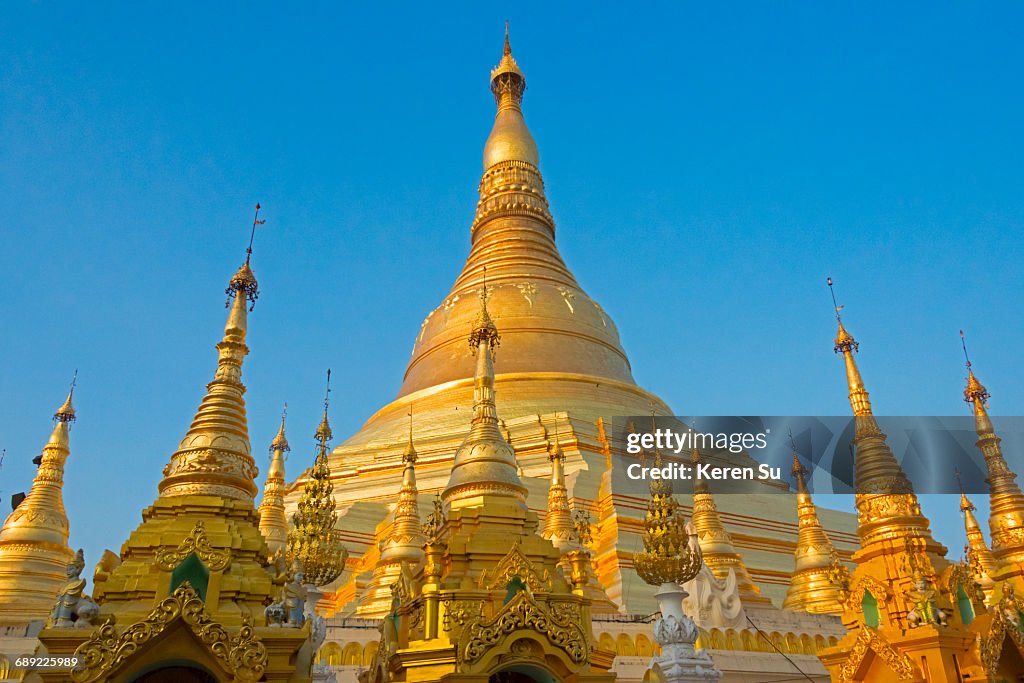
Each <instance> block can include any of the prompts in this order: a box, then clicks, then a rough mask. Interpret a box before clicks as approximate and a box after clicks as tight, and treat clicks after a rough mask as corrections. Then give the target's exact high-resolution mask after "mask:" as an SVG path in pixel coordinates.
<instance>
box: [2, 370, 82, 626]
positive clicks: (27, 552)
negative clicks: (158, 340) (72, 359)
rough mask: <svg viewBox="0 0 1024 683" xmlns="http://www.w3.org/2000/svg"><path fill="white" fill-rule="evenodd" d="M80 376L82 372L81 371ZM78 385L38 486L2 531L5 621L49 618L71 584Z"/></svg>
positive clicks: (62, 413)
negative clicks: (71, 468)
mask: <svg viewBox="0 0 1024 683" xmlns="http://www.w3.org/2000/svg"><path fill="white" fill-rule="evenodd" d="M76 377H77V371H76ZM74 392H75V381H72V382H71V389H70V391H68V397H67V399H66V400H65V401H64V403H63V404H62V405H61V406H60V408H58V409H57V412H56V413H54V415H53V419H54V422H55V424H54V426H53V431H52V432H51V433H50V438H49V439H48V440H47V442H46V445H45V446H43V453H42V456H41V457H40V461H39V467H38V469H37V470H36V474H35V478H34V479H33V481H32V488H31V490H30V491H29V493H28V495H27V496H26V497H25V499H24V500H23V501H21V504H19V505H18V507H17V508H16V509H15V510H14V511H13V512H12V513H11V514H10V515H8V516H7V519H6V520H5V521H4V524H3V527H0V621H4V622H6V623H18V622H26V623H27V622H29V621H32V620H35V619H45V618H46V616H47V615H48V614H49V613H50V608H51V607H53V600H54V597H55V596H56V595H57V592H58V591H59V590H60V588H61V586H63V585H64V584H65V583H66V582H67V576H66V574H65V568H66V567H67V564H68V563H69V562H70V561H71V560H72V558H73V557H74V555H75V554H74V552H72V550H71V548H69V547H68V517H67V513H66V512H65V511H64V499H63V496H62V493H61V492H62V489H63V487H64V463H65V462H66V461H67V458H68V455H69V454H70V452H71V450H70V443H69V437H68V430H69V428H70V425H71V423H72V422H74V421H75V419H76V416H75V409H74V406H73V405H72V398H73V396H74Z"/></svg>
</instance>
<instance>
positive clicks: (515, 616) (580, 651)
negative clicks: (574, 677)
mask: <svg viewBox="0 0 1024 683" xmlns="http://www.w3.org/2000/svg"><path fill="white" fill-rule="evenodd" d="M568 616H569V613H568V612H567V611H564V610H559V613H557V614H556V613H555V612H554V611H553V610H550V609H547V608H546V607H545V606H544V605H543V604H541V603H538V602H537V601H535V600H534V599H533V598H532V597H531V596H530V595H529V594H528V593H526V592H525V591H523V592H520V593H518V594H516V596H515V597H514V598H512V600H511V601H510V602H509V603H508V604H507V605H505V607H504V608H503V609H502V610H501V611H500V612H498V614H497V615H496V616H495V617H494V619H492V620H490V621H489V622H485V621H483V620H482V619H480V618H478V619H477V620H476V621H474V622H472V623H470V624H469V626H468V627H467V629H466V634H467V637H466V639H465V643H466V645H465V647H464V648H463V649H462V651H461V654H462V657H463V660H464V661H466V662H475V661H477V660H479V659H480V658H481V657H483V656H484V654H486V653H487V651H488V650H490V649H491V648H492V647H494V646H495V645H496V644H497V643H499V642H501V640H502V639H503V638H505V637H506V636H507V635H508V634H510V633H513V632H515V631H519V630H524V629H525V630H531V631H534V632H536V633H538V634H543V635H545V636H546V637H547V639H548V641H549V642H550V643H551V644H552V645H554V646H555V647H557V648H559V649H560V650H562V651H563V652H565V653H566V654H567V655H568V656H569V659H571V660H572V661H573V662H575V663H576V664H582V663H584V662H586V661H587V658H588V656H589V654H590V649H589V647H588V645H587V637H586V634H585V633H584V631H583V629H582V627H581V626H580V622H579V621H573V620H571V619H570V618H567V617H568Z"/></svg>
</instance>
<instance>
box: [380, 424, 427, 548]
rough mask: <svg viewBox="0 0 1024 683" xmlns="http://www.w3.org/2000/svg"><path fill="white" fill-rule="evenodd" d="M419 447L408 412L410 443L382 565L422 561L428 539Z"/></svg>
mask: <svg viewBox="0 0 1024 683" xmlns="http://www.w3.org/2000/svg"><path fill="white" fill-rule="evenodd" d="M416 458H417V455H416V447H415V446H414V445H413V439H412V411H409V443H408V444H406V447H405V451H404V452H403V453H402V463H403V464H404V469H403V470H402V488H401V489H400V490H399V492H398V504H397V505H396V506H395V521H394V524H393V525H392V526H391V533H390V534H389V535H388V538H387V540H386V541H385V542H384V548H383V551H382V552H381V556H380V561H381V562H401V561H407V562H411V563H413V564H418V563H419V562H421V561H422V560H423V546H424V544H426V542H427V537H426V536H425V535H424V534H423V523H422V522H421V521H420V512H419V503H418V499H419V491H418V490H417V488H416V467H415V465H416Z"/></svg>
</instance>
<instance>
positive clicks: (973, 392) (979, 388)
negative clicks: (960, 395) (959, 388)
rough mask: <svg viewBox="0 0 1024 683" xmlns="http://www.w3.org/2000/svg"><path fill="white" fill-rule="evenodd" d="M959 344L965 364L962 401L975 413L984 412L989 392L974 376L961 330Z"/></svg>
mask: <svg viewBox="0 0 1024 683" xmlns="http://www.w3.org/2000/svg"><path fill="white" fill-rule="evenodd" d="M960 345H961V346H962V347H963V349H964V361H965V362H966V364H967V387H966V388H965V389H964V401H965V402H966V403H970V404H971V405H972V406H973V408H974V412H975V413H977V412H978V411H979V410H980V411H981V412H982V413H983V414H984V412H985V406H986V404H987V403H988V399H989V398H990V397H991V394H990V393H988V389H986V388H985V385H984V384H982V383H981V382H979V381H978V378H977V377H975V376H974V369H973V368H972V367H971V357H970V356H969V355H967V341H966V340H965V339H964V331H963V330H960Z"/></svg>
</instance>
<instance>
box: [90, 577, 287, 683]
mask: <svg viewBox="0 0 1024 683" xmlns="http://www.w3.org/2000/svg"><path fill="white" fill-rule="evenodd" d="M178 619H181V620H182V621H183V622H185V624H186V625H187V626H188V627H189V629H190V630H191V631H192V633H193V634H194V635H195V636H196V638H197V639H198V640H199V641H200V642H201V643H203V645H205V646H206V648H207V649H208V650H209V651H210V652H211V653H212V654H213V655H214V656H215V657H216V658H217V659H218V660H219V661H220V664H221V665H222V666H223V667H224V668H225V669H227V670H228V671H230V672H231V673H232V674H233V675H234V677H235V680H236V681H242V682H245V683H248V682H249V681H258V680H260V678H262V677H263V673H264V670H265V669H266V667H267V648H266V646H264V645H263V643H262V642H260V641H259V640H258V639H257V638H256V636H255V635H254V634H253V626H252V621H251V620H250V619H248V618H247V619H245V621H244V623H243V624H242V627H241V628H240V629H239V630H238V633H237V634H235V635H231V634H230V633H228V631H227V629H225V628H224V627H223V626H221V625H220V624H219V623H217V622H215V621H213V619H212V618H211V617H210V615H209V614H208V613H207V612H206V609H205V608H204V606H203V601H202V600H201V599H200V598H199V594H198V593H196V591H195V589H193V588H192V586H190V585H189V584H188V583H187V582H186V583H183V584H182V585H181V586H179V587H178V588H177V589H176V590H175V591H174V593H173V594H171V595H170V596H169V597H167V598H165V599H164V600H162V601H161V602H160V604H159V605H157V607H156V609H154V610H153V611H152V612H150V613H149V616H148V617H146V618H145V619H144V620H142V621H139V622H136V623H134V624H132V625H131V626H129V627H128V628H126V629H125V630H124V631H123V632H122V633H121V634H120V635H118V633H117V629H115V628H114V624H113V620H109V619H108V620H107V623H105V624H104V625H103V626H101V627H100V628H99V629H97V630H96V631H95V632H94V633H93V634H92V636H91V637H90V638H89V640H87V641H85V642H84V643H82V644H81V645H79V646H78V649H77V650H75V656H76V657H78V661H79V662H81V665H80V668H77V669H74V670H72V672H71V680H72V681H74V683H92V682H93V681H101V680H106V678H107V677H108V676H109V675H110V673H111V672H113V671H114V670H115V669H117V668H118V667H119V666H121V665H122V664H124V662H125V661H126V660H128V659H130V658H131V657H132V656H133V655H135V653H136V652H138V651H139V650H140V649H142V647H143V646H144V645H145V644H146V643H147V642H149V641H150V640H152V639H154V638H156V637H157V636H159V635H160V634H161V633H163V632H164V631H165V630H167V628H168V627H169V626H171V625H172V624H173V623H174V622H175V621H177V620H178Z"/></svg>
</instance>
